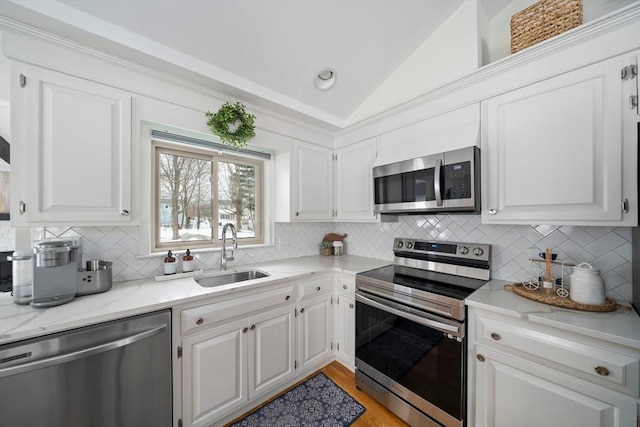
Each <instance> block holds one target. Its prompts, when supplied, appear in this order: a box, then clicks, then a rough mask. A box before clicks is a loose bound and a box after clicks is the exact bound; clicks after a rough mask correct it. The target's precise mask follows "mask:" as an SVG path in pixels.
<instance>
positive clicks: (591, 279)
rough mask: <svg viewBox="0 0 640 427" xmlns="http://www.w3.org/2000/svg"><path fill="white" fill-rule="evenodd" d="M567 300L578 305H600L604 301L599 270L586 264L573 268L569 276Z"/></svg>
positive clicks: (602, 281)
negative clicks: (569, 299)
mask: <svg viewBox="0 0 640 427" xmlns="http://www.w3.org/2000/svg"><path fill="white" fill-rule="evenodd" d="M570 278H571V282H570V283H571V285H570V288H569V298H571V300H572V301H575V302H577V303H580V304H589V305H602V304H604V303H605V302H606V300H605V288H604V280H602V277H600V270H596V269H595V268H593V267H592V266H591V264H589V263H587V262H582V263H580V264H578V265H577V266H575V267H573V273H572V274H571V277H570Z"/></svg>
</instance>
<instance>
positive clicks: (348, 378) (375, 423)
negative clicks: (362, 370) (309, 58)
mask: <svg viewBox="0 0 640 427" xmlns="http://www.w3.org/2000/svg"><path fill="white" fill-rule="evenodd" d="M320 372H322V373H323V374H325V375H326V376H327V377H329V378H331V380H332V381H333V382H334V383H336V384H338V386H340V388H341V389H343V390H344V391H346V392H347V393H349V395H350V396H351V397H353V398H354V399H356V400H357V401H358V402H360V404H361V405H362V406H364V407H365V408H367V410H366V411H365V413H364V414H362V415H361V416H360V418H358V419H357V420H356V422H355V423H353V424H351V425H352V426H354V427H368V426H371V427H383V426H384V427H405V426H409V424H407V423H405V422H404V421H402V420H401V419H400V418H398V417H396V416H395V415H394V414H393V413H392V412H389V410H388V409H387V408H385V407H384V406H382V405H380V404H379V403H378V401H376V400H375V399H374V398H373V397H371V396H369V395H368V394H367V393H365V392H364V391H362V390H358V389H357V388H356V380H355V374H354V373H353V372H351V371H350V370H349V369H347V368H345V367H344V366H343V365H341V364H340V363H338V362H333V363H331V364H330V365H327V366H325V367H324V368H322V369H320Z"/></svg>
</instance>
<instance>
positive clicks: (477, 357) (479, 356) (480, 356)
mask: <svg viewBox="0 0 640 427" xmlns="http://www.w3.org/2000/svg"><path fill="white" fill-rule="evenodd" d="M476 359H478V361H480V362H484V361H485V358H484V356H483V355H481V354H478V355H477V356H476Z"/></svg>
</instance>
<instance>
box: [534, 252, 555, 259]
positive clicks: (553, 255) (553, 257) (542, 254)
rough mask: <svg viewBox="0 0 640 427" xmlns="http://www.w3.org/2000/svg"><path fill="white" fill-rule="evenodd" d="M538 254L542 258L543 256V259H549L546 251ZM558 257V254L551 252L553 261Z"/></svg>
mask: <svg viewBox="0 0 640 427" xmlns="http://www.w3.org/2000/svg"><path fill="white" fill-rule="evenodd" d="M538 255H539V256H540V258H542V259H547V254H546V253H544V252H540V253H539V254H538ZM556 258H558V254H551V261H555V260H556Z"/></svg>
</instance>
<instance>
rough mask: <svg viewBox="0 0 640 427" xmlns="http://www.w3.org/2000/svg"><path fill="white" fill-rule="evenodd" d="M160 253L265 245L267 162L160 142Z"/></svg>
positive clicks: (156, 221) (156, 236)
mask: <svg viewBox="0 0 640 427" xmlns="http://www.w3.org/2000/svg"><path fill="white" fill-rule="evenodd" d="M153 153H154V180H153V181H154V190H155V191H154V194H155V197H154V215H153V230H154V231H153V242H154V251H161V250H166V249H171V250H176V249H187V248H190V249H194V248H196V249H197V248H206V247H216V246H220V244H221V240H222V228H223V226H224V225H225V224H226V223H231V224H233V225H234V226H235V227H236V230H237V234H238V245H248V244H260V243H263V233H262V230H263V229H264V227H263V221H264V217H263V207H262V194H263V188H262V183H263V162H262V160H261V159H256V158H252V157H250V156H243V155H240V154H235V153H233V152H225V151H218V150H213V149H206V148H200V147H193V146H189V145H185V144H174V143H170V142H165V141H159V140H154V142H153Z"/></svg>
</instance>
